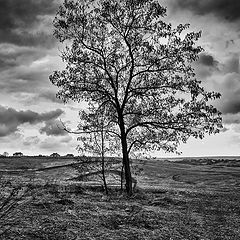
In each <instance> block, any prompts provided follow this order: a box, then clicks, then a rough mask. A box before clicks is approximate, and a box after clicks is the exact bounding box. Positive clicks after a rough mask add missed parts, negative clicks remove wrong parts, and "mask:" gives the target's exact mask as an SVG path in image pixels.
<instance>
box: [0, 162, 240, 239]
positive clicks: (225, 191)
mask: <svg viewBox="0 0 240 240" xmlns="http://www.w3.org/2000/svg"><path fill="white" fill-rule="evenodd" d="M28 160H30V159H28ZM51 160H52V161H53V162H54V165H56V164H57V165H58V164H59V165H61V164H67V163H69V162H70V161H71V160H70V159H68V160H63V159H48V160H47V161H46V159H44V160H43V162H41V160H40V159H38V160H37V159H35V160H33V161H35V162H34V163H33V166H34V168H36V167H37V168H38V167H43V166H44V167H48V166H53V164H52V163H51V162H50V164H49V165H48V161H51ZM14 161H15V160H14ZM27 163H28V167H29V166H30V164H29V162H27ZM0 164H3V163H2V162H1V160H0ZM4 164H6V162H4ZM22 164H23V163H22ZM141 164H142V167H143V169H144V170H143V172H142V174H141V175H140V176H137V179H138V187H137V190H136V192H135V194H134V195H133V196H132V197H130V198H128V197H127V196H126V195H125V194H122V193H121V192H120V190H119V189H116V188H111V189H110V195H109V196H106V195H104V193H103V191H102V188H101V186H100V185H99V186H94V185H96V184H94V183H96V182H94V181H93V182H91V183H92V184H93V186H92V187H91V186H89V185H88V186H87V185H86V184H82V183H81V182H72V181H66V179H68V178H71V177H72V176H75V175H76V172H75V171H74V170H73V169H71V168H69V167H65V168H59V169H50V170H47V171H40V172H38V173H34V172H31V171H29V172H15V173H14V172H13V173H10V172H8V173H6V172H5V173H4V172H1V174H2V179H5V180H6V179H8V180H10V181H13V182H14V183H15V184H28V187H29V188H30V189H31V190H30V193H31V194H30V193H29V195H28V196H27V199H26V202H23V203H22V204H20V205H19V207H18V208H17V209H15V210H14V211H15V212H14V214H13V216H15V218H16V219H15V221H16V222H15V224H14V227H11V228H10V229H9V231H8V232H6V234H5V235H3V236H0V239H29V240H30V239H56V240H57V239H58V240H61V239H67V240H68V239H71V240H73V239H84V240H85V239H99V240H101V239H102V240H105V239H106V240H108V239H109V240H110V239H117V240H118V239H119V240H122V239H132V240H135V239H139V240H140V239H147V240H148V239H155V240H158V239H159V240H161V239H163V240H165V239H166V240H167V239H168V240H170V239H173V240H175V239H176V240H178V239H186V240H188V239H189V240H190V239H196V240H197V239H199V240H200V239H204V240H212V239H216V240H217V239H218V240H221V239H222V240H225V239H240V192H239V187H240V168H239V167H237V166H236V167H233V166H231V164H229V163H228V162H226V163H224V164H223V163H214V164H208V165H207V164H205V163H204V162H203V164H196V162H194V161H193V162H184V161H183V162H169V161H156V160H151V161H146V162H143V163H141ZM2 166H3V165H2ZM19 166H21V167H23V166H24V164H23V165H21V164H19V163H16V165H15V169H18V167H19ZM33 166H32V165H31V166H30V167H29V168H33ZM5 169H10V167H6V166H5ZM11 169H14V164H13V163H12V165H11ZM21 169H23V168H21ZM0 224H1V219H0ZM1 237H2V238H1Z"/></svg>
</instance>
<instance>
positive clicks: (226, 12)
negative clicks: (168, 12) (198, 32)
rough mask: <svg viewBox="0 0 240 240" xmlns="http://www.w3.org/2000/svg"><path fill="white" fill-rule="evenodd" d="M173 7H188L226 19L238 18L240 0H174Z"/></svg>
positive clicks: (197, 11) (233, 19) (196, 11)
mask: <svg viewBox="0 0 240 240" xmlns="http://www.w3.org/2000/svg"><path fill="white" fill-rule="evenodd" d="M171 3H172V5H173V8H174V9H175V10H176V9H189V10H191V11H192V12H194V13H196V14H198V15H206V14H211V13H212V14H214V15H216V16H218V17H221V18H224V19H226V20H228V21H235V20H239V19H240V1H237V0H228V1H226V0H202V1H199V0H176V1H175V0H174V1H171Z"/></svg>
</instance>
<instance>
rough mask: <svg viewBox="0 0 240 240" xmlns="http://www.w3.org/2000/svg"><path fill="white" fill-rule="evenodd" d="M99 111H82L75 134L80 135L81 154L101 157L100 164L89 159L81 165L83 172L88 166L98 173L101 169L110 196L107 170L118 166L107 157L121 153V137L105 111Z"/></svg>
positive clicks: (105, 187)
mask: <svg viewBox="0 0 240 240" xmlns="http://www.w3.org/2000/svg"><path fill="white" fill-rule="evenodd" d="M98 110H99V109H94V108H93V107H92V108H91V113H89V112H88V113H87V112H86V111H84V110H82V111H81V112H80V119H81V120H82V121H81V122H80V123H79V125H78V131H77V132H76V131H75V132H74V133H77V134H80V137H79V138H78V140H79V141H80V142H81V144H79V146H78V148H77V149H78V150H79V151H80V152H82V153H83V154H86V152H88V153H90V154H94V155H96V156H98V157H100V162H99V161H96V160H95V159H93V161H92V160H91V159H89V160H88V162H87V164H84V165H81V170H82V168H83V167H85V168H86V166H87V170H89V168H92V167H93V168H94V170H95V172H96V173H98V172H99V169H101V170H100V172H101V178H102V181H103V185H104V189H105V192H106V194H108V187H107V181H106V169H107V170H108V171H109V170H112V168H115V167H116V165H117V164H116V162H115V161H106V155H107V154H113V153H114V154H115V155H116V153H117V152H119V136H118V134H117V133H116V132H115V131H113V127H114V126H113V125H115V124H114V123H112V122H111V121H108V118H107V117H106V116H107V113H106V112H105V111H104V109H101V110H102V111H101V112H99V111H98ZM65 129H66V128H65ZM67 131H68V130H67ZM85 161H86V160H85ZM99 163H100V166H99ZM85 170H86V169H85Z"/></svg>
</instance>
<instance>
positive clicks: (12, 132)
mask: <svg viewBox="0 0 240 240" xmlns="http://www.w3.org/2000/svg"><path fill="white" fill-rule="evenodd" d="M61 2H62V1H61V0H0V5H1V8H0V154H1V153H3V152H5V151H6V152H8V153H9V154H11V155H12V154H13V153H14V152H19V151H20V152H22V153H23V154H25V155H38V154H51V153H53V152H58V153H60V154H62V155H63V154H67V153H74V154H76V155H77V154H78V153H77V151H76V146H77V144H78V142H77V141H76V138H77V135H73V134H68V133H66V132H65V131H63V130H61V128H59V127H58V126H61V124H60V120H61V121H63V122H64V123H66V124H67V126H69V127H71V128H76V126H77V122H78V111H79V110H80V109H81V108H83V104H81V103H73V102H71V103H68V104H63V103H62V102H61V101H60V100H58V99H57V98H56V97H55V95H56V93H57V90H58V89H57V88H56V87H55V86H53V85H52V84H51V83H50V81H49V75H50V74H52V72H53V71H54V70H58V69H63V68H64V64H63V63H62V61H61V58H60V52H59V49H61V46H60V45H59V43H58V42H57V40H56V39H54V37H53V35H52V32H53V26H52V21H53V18H54V16H55V14H56V11H57V9H58V6H59V4H60V3H61ZM159 2H160V3H162V5H163V6H166V7H167V14H168V16H167V17H166V18H165V20H166V21H167V22H171V23H172V24H173V25H177V24H179V23H190V24H191V27H190V30H194V31H200V30H202V37H201V39H200V41H199V45H201V46H202V47H203V48H204V49H205V51H204V52H203V53H202V54H201V55H200V58H199V61H198V62H196V63H195V64H194V66H195V70H196V74H197V78H198V79H199V80H201V81H202V84H203V86H204V87H205V88H206V89H207V90H208V91H212V90H214V91H218V92H220V93H221V94H222V98H221V99H220V100H218V101H217V102H216V103H215V105H216V106H217V107H218V108H219V110H220V111H221V112H222V114H223V124H224V128H223V130H222V131H221V133H220V134H217V135H214V136H207V137H206V138H204V139H203V140H196V139H190V140H189V141H188V142H187V144H182V145H181V146H180V148H179V150H180V151H182V156H218V155H221V156H231V155H239V153H240V67H239V53H240V1H237V0H229V1H225V0H217V1H216V0H208V1H207V0H202V1H199V0H159ZM155 156H157V157H165V156H174V155H169V154H165V153H164V152H160V153H156V154H155Z"/></svg>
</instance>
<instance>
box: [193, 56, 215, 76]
mask: <svg viewBox="0 0 240 240" xmlns="http://www.w3.org/2000/svg"><path fill="white" fill-rule="evenodd" d="M218 66H219V62H218V61H217V60H216V59H215V58H214V57H213V56H212V55H210V54H208V53H201V54H200V55H199V59H198V61H197V62H196V63H195V70H196V73H197V76H198V77H199V78H200V79H204V78H207V77H209V76H211V75H212V74H213V73H214V72H217V71H219V69H218Z"/></svg>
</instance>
